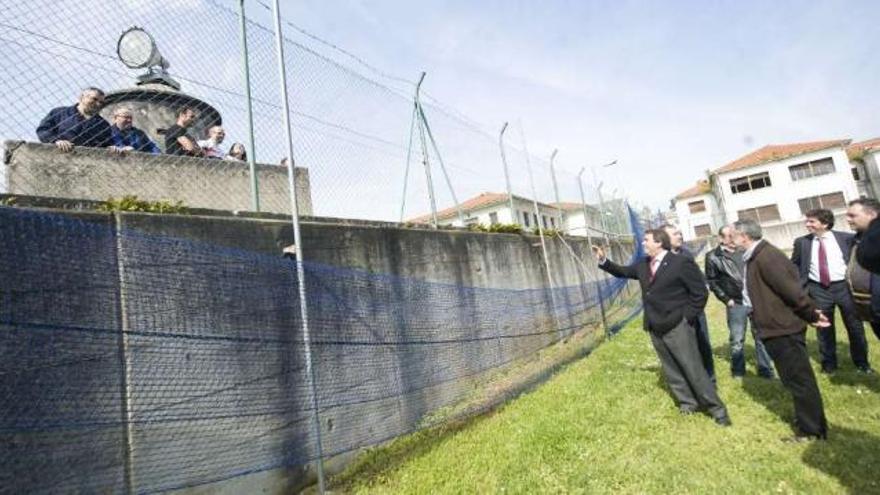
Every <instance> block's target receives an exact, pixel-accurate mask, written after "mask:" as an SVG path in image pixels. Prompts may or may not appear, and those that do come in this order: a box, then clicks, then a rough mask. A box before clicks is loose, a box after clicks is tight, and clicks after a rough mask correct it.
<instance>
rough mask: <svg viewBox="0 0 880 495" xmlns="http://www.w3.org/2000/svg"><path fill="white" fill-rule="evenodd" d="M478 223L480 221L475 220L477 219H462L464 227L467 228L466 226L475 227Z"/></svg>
mask: <svg viewBox="0 0 880 495" xmlns="http://www.w3.org/2000/svg"><path fill="white" fill-rule="evenodd" d="M479 223H480V219H479V218H477V217H470V218H465V219H464V225H465V226H468V225H477V224H479Z"/></svg>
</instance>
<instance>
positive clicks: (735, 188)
mask: <svg viewBox="0 0 880 495" xmlns="http://www.w3.org/2000/svg"><path fill="white" fill-rule="evenodd" d="M770 186H771V184H770V174H769V173H767V172H762V173H760V174H754V175H747V176H745V177H738V178H736V179H730V191H731V192H732V193H733V194H737V193H741V192H746V191H751V190H754V189H762V188H765V187H770Z"/></svg>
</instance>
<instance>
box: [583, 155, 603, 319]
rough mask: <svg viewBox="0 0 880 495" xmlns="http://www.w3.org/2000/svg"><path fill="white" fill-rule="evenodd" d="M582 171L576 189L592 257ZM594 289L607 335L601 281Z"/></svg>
mask: <svg viewBox="0 0 880 495" xmlns="http://www.w3.org/2000/svg"><path fill="white" fill-rule="evenodd" d="M584 170H586V167H582V168H581V171H580V172H578V189H579V190H580V192H581V205H582V206H583V209H584V233H585V234H586V236H587V246H589V248H590V255H591V256H592V255H593V253H592V251H593V237H592V236H591V235H590V226H589V224H588V223H587V218H589V217H588V216H587V199H586V197H585V196H584V183H583V181H582V179H581V175H583V173H584ZM596 287H597V288H598V290H597V291H596V292H597V293H598V296H599V312H600V314H601V315H602V329H603V330H604V331H605V334H608V320H607V319H606V317H605V300H604V298H603V297H602V286H601V281H597V283H596Z"/></svg>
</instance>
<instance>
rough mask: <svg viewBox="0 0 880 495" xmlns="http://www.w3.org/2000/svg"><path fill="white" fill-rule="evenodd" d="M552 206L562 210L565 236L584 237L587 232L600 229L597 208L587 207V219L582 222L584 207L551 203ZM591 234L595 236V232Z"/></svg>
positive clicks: (581, 205) (574, 204)
mask: <svg viewBox="0 0 880 495" xmlns="http://www.w3.org/2000/svg"><path fill="white" fill-rule="evenodd" d="M552 206H554V207H557V208H559V209H560V210H562V213H563V221H564V222H565V224H564V228H565V232H566V233H567V234H570V235H579V236H586V235H587V234H586V232H587V230H589V229H597V228H601V225H602V222H601V219H600V217H599V209H598V208H595V207H593V206H590V205H587V217H586V221H584V205H583V204H582V203H553V204H552ZM587 227H589V229H588V228H587ZM591 234H593V235H596V234H597V232H595V230H593V231H592V232H591Z"/></svg>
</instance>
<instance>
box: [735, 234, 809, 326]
mask: <svg viewBox="0 0 880 495" xmlns="http://www.w3.org/2000/svg"><path fill="white" fill-rule="evenodd" d="M746 283H747V287H748V293H749V301H750V302H751V303H752V319H753V320H754V322H755V329H756V330H757V331H758V336H759V337H760V338H761V339H771V338H773V337H781V336H783V335H791V334H795V333H800V332H803V331H804V330H805V328H806V324H807V323H815V322H816V320H818V319H819V315H818V314H817V313H816V304H815V303H814V302H813V300H812V299H810V296H809V295H807V291H806V289H804V287H803V286H802V285H801V280H800V277H799V276H798V271H797V268H796V267H795V266H794V264H793V263H792V262H791V260H789V259H788V257H787V256H785V254H783V253H782V251H780V250H779V249H777V248H776V246H774V245H772V244H770V243H769V242H767V241H761V243H760V244H758V245H757V246H756V247H755V251H754V252H753V253H752V256H751V258H749V260H748V261H747V262H746Z"/></svg>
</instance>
